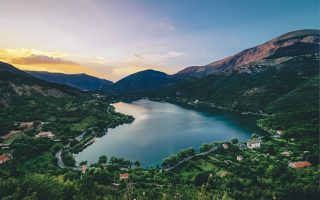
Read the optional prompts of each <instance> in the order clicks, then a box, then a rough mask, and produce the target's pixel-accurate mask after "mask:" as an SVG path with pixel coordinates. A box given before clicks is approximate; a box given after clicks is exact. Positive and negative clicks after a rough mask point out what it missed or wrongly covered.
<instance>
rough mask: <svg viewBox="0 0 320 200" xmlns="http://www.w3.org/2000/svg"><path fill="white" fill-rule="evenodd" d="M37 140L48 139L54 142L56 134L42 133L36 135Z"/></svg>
mask: <svg viewBox="0 0 320 200" xmlns="http://www.w3.org/2000/svg"><path fill="white" fill-rule="evenodd" d="M35 137H36V138H48V139H50V140H52V139H53V138H54V134H53V133H52V132H40V133H38V134H37V135H35Z"/></svg>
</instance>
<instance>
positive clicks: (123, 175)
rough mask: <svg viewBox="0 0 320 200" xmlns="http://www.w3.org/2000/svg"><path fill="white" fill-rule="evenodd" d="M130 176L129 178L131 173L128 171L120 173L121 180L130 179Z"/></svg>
mask: <svg viewBox="0 0 320 200" xmlns="http://www.w3.org/2000/svg"><path fill="white" fill-rule="evenodd" d="M128 178H129V174H128V173H125V174H120V180H123V179H128Z"/></svg>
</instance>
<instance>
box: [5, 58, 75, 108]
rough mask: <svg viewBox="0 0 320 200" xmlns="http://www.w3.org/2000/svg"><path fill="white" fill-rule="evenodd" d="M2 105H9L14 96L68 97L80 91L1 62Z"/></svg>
mask: <svg viewBox="0 0 320 200" xmlns="http://www.w3.org/2000/svg"><path fill="white" fill-rule="evenodd" d="M0 72H1V73H0V91H1V94H2V95H1V97H0V105H2V106H7V105H8V104H9V102H10V101H11V99H12V98H14V97H21V96H29V97H30V96H33V95H40V96H45V97H67V96H73V95H78V94H80V92H79V91H78V90H76V89H73V88H71V87H69V86H65V85H59V84H54V83H49V82H46V81H43V80H40V79H37V78H35V77H32V76H31V75H29V74H27V73H25V72H23V71H21V70H19V69H17V68H15V67H14V66H12V65H10V64H7V63H4V62H0Z"/></svg>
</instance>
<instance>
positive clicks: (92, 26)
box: [0, 0, 319, 81]
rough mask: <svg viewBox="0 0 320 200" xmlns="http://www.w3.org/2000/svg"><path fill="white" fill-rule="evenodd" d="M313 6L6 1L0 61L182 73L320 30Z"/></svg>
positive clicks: (28, 66)
mask: <svg viewBox="0 0 320 200" xmlns="http://www.w3.org/2000/svg"><path fill="white" fill-rule="evenodd" d="M308 2H309V1H308ZM283 5H286V8H283V9H282V7H283ZM312 5H314V3H313V4H312V3H311V1H310V3H304V4H301V3H300V2H299V1H288V3H287V4H285V3H283V2H281V3H280V2H279V5H277V3H274V4H273V6H270V5H269V4H268V2H261V3H259V4H256V3H255V1H252V0H247V1H202V2H201V3H198V1H193V0H191V1H188V4H186V3H185V2H182V1H145V0H138V1H102V0H93V1H89V0H79V1H78V0H70V1H48V0H44V1H43V0H42V1H40V0H30V1H17V0H4V1H1V2H0V31H1V38H0V60H1V61H4V62H9V63H11V64H13V65H15V66H16V67H18V68H20V69H24V70H36V71H50V72H63V73H87V74H90V75H94V76H98V77H102V78H106V79H110V80H113V81H115V80H119V79H120V78H122V77H124V76H126V75H129V74H130V73H133V72H137V71H140V70H145V69H156V70H161V71H164V72H166V73H175V72H177V71H179V70H181V69H183V68H185V67H187V66H190V65H191V66H192V65H206V64H208V63H211V62H212V61H215V60H218V59H222V58H224V57H226V56H228V55H232V54H234V53H237V52H238V51H239V50H241V49H244V48H249V47H251V46H255V45H258V44H260V43H262V42H263V41H266V40H268V39H271V38H272V37H275V36H277V35H279V34H281V33H284V32H288V31H292V30H297V29H302V28H305V27H308V28H317V24H318V21H317V19H319V16H317V15H318V12H317V7H315V6H312ZM244 8H245V10H247V11H246V12H242V10H243V9H244ZM262 8H263V9H262ZM195 10H202V12H197V13H196V14H195V13H194V11H195ZM240 11H241V12H240ZM189 13H191V14H189ZM297 13H300V14H301V15H299V14H297ZM262 16H263V17H262ZM203 19H207V20H203ZM221 19H223V20H221ZM275 19H276V20H275ZM290 21H295V23H290ZM283 22H286V23H283ZM237 24H242V25H241V26H238V25H237ZM250 27H255V29H254V30H251V29H250ZM230 43H232V45H226V44H230Z"/></svg>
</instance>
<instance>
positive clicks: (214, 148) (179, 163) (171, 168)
mask: <svg viewBox="0 0 320 200" xmlns="http://www.w3.org/2000/svg"><path fill="white" fill-rule="evenodd" d="M218 147H219V146H214V147H213V148H212V149H210V150H209V151H206V152H202V153H197V154H196V155H194V156H189V157H186V158H184V159H183V160H180V161H179V162H178V163H177V164H175V165H173V166H172V167H168V168H164V169H163V170H164V171H170V170H173V169H174V168H176V167H178V166H179V165H181V164H182V163H184V162H186V161H189V160H191V159H192V158H195V157H198V156H205V155H207V154H209V153H211V152H213V151H215V150H217V149H218Z"/></svg>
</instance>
